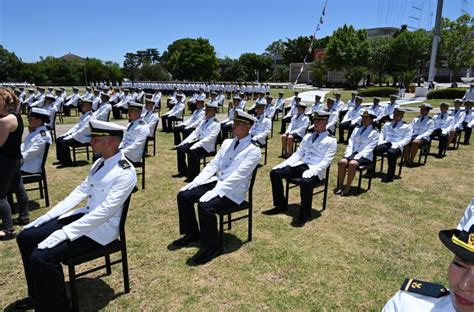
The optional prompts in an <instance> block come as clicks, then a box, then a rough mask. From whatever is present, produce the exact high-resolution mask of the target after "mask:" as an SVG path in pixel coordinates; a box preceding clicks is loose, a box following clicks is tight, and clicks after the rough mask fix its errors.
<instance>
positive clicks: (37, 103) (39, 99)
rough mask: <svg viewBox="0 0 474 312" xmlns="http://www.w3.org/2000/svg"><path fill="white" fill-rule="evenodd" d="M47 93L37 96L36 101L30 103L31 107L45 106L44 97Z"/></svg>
mask: <svg viewBox="0 0 474 312" xmlns="http://www.w3.org/2000/svg"><path fill="white" fill-rule="evenodd" d="M45 97H46V95H45V94H44V93H40V94H38V95H37V96H35V99H34V102H33V103H31V104H30V107H43V103H44V98H45Z"/></svg>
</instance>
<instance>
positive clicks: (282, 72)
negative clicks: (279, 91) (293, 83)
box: [272, 65, 289, 82]
mask: <svg viewBox="0 0 474 312" xmlns="http://www.w3.org/2000/svg"><path fill="white" fill-rule="evenodd" d="M288 79H289V73H288V66H285V65H276V66H275V68H273V75H272V80H273V81H276V82H287V81H288Z"/></svg>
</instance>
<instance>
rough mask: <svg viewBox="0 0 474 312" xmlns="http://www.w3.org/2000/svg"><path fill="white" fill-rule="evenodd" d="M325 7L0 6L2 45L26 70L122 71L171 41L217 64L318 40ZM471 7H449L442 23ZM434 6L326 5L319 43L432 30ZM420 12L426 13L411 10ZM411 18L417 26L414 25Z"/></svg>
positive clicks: (40, 1)
mask: <svg viewBox="0 0 474 312" xmlns="http://www.w3.org/2000/svg"><path fill="white" fill-rule="evenodd" d="M324 2H325V1H324V0H312V1H311V0H293V1H290V0H286V1H284V0H239V1H237V0H201V1H199V0H194V1H193V0H156V1H152V0H133V1H124V0H69V1H67V0H0V44H1V45H3V46H4V47H5V48H7V49H8V50H10V51H13V52H15V53H16V55H17V56H18V57H20V58H22V60H23V61H25V62H34V61H37V60H38V59H39V57H40V56H48V55H52V56H55V57H59V56H62V55H64V54H66V53H68V52H72V53H74V54H77V55H79V56H83V57H86V56H88V57H97V58H99V59H101V60H104V61H108V60H110V61H115V62H118V63H120V64H122V63H123V55H124V54H125V53H127V52H135V51H137V50H144V49H146V48H157V49H158V50H159V51H160V53H161V52H163V51H164V50H166V48H167V46H168V45H169V44H171V43H172V42H173V41H174V40H176V39H180V38H184V37H191V38H196V37H204V38H208V39H209V40H210V42H211V44H212V45H213V46H214V47H215V49H216V53H217V56H218V57H224V56H229V57H232V58H237V57H239V55H240V54H242V53H246V52H255V53H262V52H263V51H264V50H265V47H266V46H267V45H268V44H270V43H271V42H272V41H274V40H277V39H285V38H295V37H297V36H299V35H310V34H312V33H313V32H314V29H315V28H316V25H317V23H318V21H319V17H320V15H321V11H322V7H323V5H324ZM472 2H473V0H444V8H443V16H445V17H449V18H451V19H455V18H457V17H458V16H459V15H460V14H461V9H464V10H466V11H467V12H469V13H470V14H471V15H472V14H473V12H472V9H473V5H472ZM436 4H437V0H378V1H377V0H359V1H357V0H355V1H347V0H328V4H327V8H326V15H325V17H324V24H323V25H321V30H320V31H319V32H318V33H317V36H318V37H324V36H326V35H330V34H331V33H332V32H333V31H334V30H335V29H337V28H338V27H340V26H342V25H343V24H344V23H347V24H352V25H354V27H356V28H373V27H382V26H399V25H401V24H408V25H409V26H412V27H415V28H430V27H433V26H434V16H435V14H436ZM412 6H414V7H418V8H421V10H418V9H414V8H412ZM409 16H412V17H415V18H418V19H413V18H410V17H409Z"/></svg>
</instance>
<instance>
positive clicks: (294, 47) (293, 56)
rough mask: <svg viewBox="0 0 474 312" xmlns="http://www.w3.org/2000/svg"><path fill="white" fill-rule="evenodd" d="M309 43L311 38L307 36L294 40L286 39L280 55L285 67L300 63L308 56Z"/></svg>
mask: <svg viewBox="0 0 474 312" xmlns="http://www.w3.org/2000/svg"><path fill="white" fill-rule="evenodd" d="M310 43H311V38H310V37H307V36H299V37H297V38H295V39H289V38H286V41H285V42H284V43H283V45H284V47H285V50H284V51H283V53H282V56H283V61H284V63H285V64H286V65H289V64H290V63H302V62H303V60H304V59H305V57H306V55H307V54H308V48H309V45H310ZM311 54H312V51H311Z"/></svg>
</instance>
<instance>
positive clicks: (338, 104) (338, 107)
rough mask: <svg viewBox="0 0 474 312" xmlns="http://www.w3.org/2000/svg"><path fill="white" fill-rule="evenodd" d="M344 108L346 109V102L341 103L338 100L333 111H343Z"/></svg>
mask: <svg viewBox="0 0 474 312" xmlns="http://www.w3.org/2000/svg"><path fill="white" fill-rule="evenodd" d="M343 108H344V101H341V100H339V101H337V100H336V101H335V102H334V106H333V108H332V109H334V110H337V111H340V110H342V109H343Z"/></svg>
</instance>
